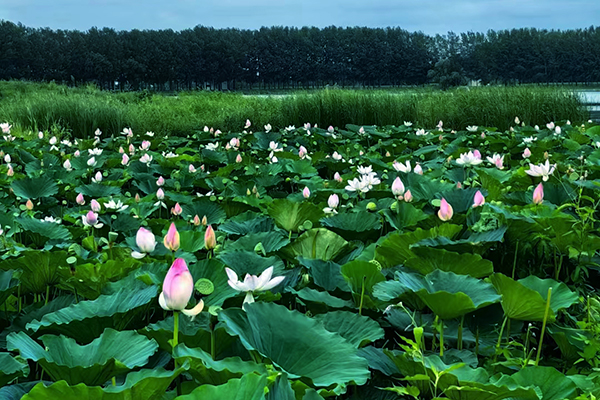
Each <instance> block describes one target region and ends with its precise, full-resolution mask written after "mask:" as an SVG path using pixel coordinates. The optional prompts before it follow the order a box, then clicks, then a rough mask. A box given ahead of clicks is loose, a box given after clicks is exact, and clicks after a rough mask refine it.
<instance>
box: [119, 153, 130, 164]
mask: <svg viewBox="0 0 600 400" xmlns="http://www.w3.org/2000/svg"><path fill="white" fill-rule="evenodd" d="M121 164H122V165H127V164H129V156H128V155H127V154H125V153H123V158H122V159H121Z"/></svg>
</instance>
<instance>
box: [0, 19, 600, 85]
mask: <svg viewBox="0 0 600 400" xmlns="http://www.w3.org/2000/svg"><path fill="white" fill-rule="evenodd" d="M0 79H4V80H8V79H22V80H30V81H56V82H61V83H73V84H80V83H87V82H90V83H95V84H97V85H98V86H100V87H102V88H105V89H123V88H129V89H135V90H139V89H155V90H180V89H196V88H205V87H207V86H208V87H211V88H217V89H221V88H224V87H227V88H229V89H231V88H237V89H240V88H247V87H254V88H257V87H259V88H260V87H266V88H275V87H281V88H302V87H315V86H316V87H323V86H326V85H335V86H357V85H358V86H381V85H394V86H395V85H422V84H426V83H431V82H435V83H439V84H440V85H441V86H442V87H448V86H455V85H462V84H466V83H467V82H468V81H471V80H480V81H481V83H483V84H487V83H500V84H507V83H569V82H598V81H600V30H599V29H598V28H594V27H590V28H587V29H579V30H567V31H554V30H552V31H548V30H538V29H513V30H503V31H498V32H496V31H491V30H490V31H488V32H487V33H473V32H468V33H462V34H455V33H452V32H450V33H448V34H447V35H436V36H428V35H425V34H423V33H422V32H408V31H406V30H403V29H400V28H385V29H380V28H378V29H374V28H362V27H352V28H338V27H327V28H322V29H319V28H308V27H305V28H290V27H271V28H261V29H259V30H240V29H214V28H210V27H204V26H197V27H195V28H193V29H186V30H182V31H173V30H170V29H168V30H143V31H140V30H136V29H134V30H131V31H117V30H114V29H111V28H103V29H98V28H92V29H90V30H88V31H85V32H82V31H77V30H53V29H49V28H31V27H26V26H23V25H21V24H14V23H12V22H9V21H0ZM223 83H226V86H225V85H223Z"/></svg>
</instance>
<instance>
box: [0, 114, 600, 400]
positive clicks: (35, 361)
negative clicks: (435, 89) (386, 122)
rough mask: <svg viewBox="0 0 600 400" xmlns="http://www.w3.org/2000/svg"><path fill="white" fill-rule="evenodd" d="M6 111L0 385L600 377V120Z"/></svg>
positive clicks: (470, 383)
mask: <svg viewBox="0 0 600 400" xmlns="http://www.w3.org/2000/svg"><path fill="white" fill-rule="evenodd" d="M0 129H1V130H2V136H3V139H0V156H1V163H0V187H1V188H2V190H1V191H0V399H2V400H17V399H24V400H43V399H48V400H51V399H61V400H79V399H106V400H119V399H123V400H125V399H128V400H149V399H151V400H163V399H164V400H166V399H181V400H193V399H256V400H258V399H267V400H294V399H297V400H301V399H305V400H313V399H321V398H336V399H396V398H415V399H433V398H450V399H455V400H458V399H468V400H493V399H498V400H501V399H508V398H518V399H531V400H560V399H575V398H577V399H595V398H596V397H597V396H600V372H599V371H600V370H599V369H598V368H599V367H600V301H599V298H598V295H597V290H598V289H597V288H598V287H600V274H599V273H598V272H599V271H600V258H599V256H598V250H600V237H599V235H598V222H597V220H596V217H598V203H599V202H600V192H599V189H600V126H596V125H594V124H593V123H591V122H590V123H587V124H584V125H577V126H576V125H572V124H571V123H570V122H569V121H563V122H560V123H554V122H550V123H548V124H547V125H546V126H542V127H539V126H530V125H529V124H528V121H523V122H521V121H520V120H519V118H515V121H514V123H513V127H511V128H510V129H509V130H506V131H499V130H497V129H496V128H491V127H477V126H469V127H466V128H465V129H464V130H461V131H453V130H449V129H445V128H444V125H443V122H442V121H440V122H439V124H438V126H437V127H417V126H413V124H411V123H410V122H405V123H404V124H401V125H399V126H385V127H384V126H356V125H346V126H345V127H339V128H333V127H329V128H323V127H320V126H319V127H318V126H316V125H313V126H311V124H309V123H307V124H305V125H304V126H301V127H294V126H290V127H288V128H285V129H281V130H280V131H274V130H272V129H271V127H270V126H269V125H266V126H264V127H262V126H261V127H255V126H253V125H252V123H251V121H246V124H245V126H244V127H240V132H235V133H232V132H229V133H225V132H221V131H219V130H218V129H213V128H208V127H205V128H204V129H203V130H200V131H198V132H193V133H190V135H189V136H187V137H159V135H154V134H153V133H152V132H134V131H132V130H131V129H130V128H124V129H123V131H122V132H101V131H100V130H96V132H94V133H93V134H90V135H89V136H90V138H88V139H74V138H72V137H70V136H67V135H65V134H64V132H62V131H61V132H57V131H45V132H39V133H37V132H36V133H32V132H22V131H20V130H19V131H18V130H17V129H16V128H13V127H12V126H11V125H10V123H8V122H7V123H2V124H0ZM61 135H62V136H61Z"/></svg>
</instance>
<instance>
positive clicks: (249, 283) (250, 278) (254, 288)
mask: <svg viewBox="0 0 600 400" xmlns="http://www.w3.org/2000/svg"><path fill="white" fill-rule="evenodd" d="M225 272H226V273H227V277H229V280H228V281H227V283H228V284H229V286H231V287H232V288H233V289H235V290H237V291H240V292H246V298H244V305H245V304H246V303H254V296H253V292H260V291H265V290H271V289H273V288H274V287H275V286H277V285H279V284H280V283H281V282H283V280H284V279H285V276H276V277H275V278H271V277H272V276H273V267H269V268H267V269H265V270H264V271H263V272H262V274H260V276H256V275H250V274H246V277H245V278H244V281H243V282H241V281H240V280H239V278H238V276H237V274H236V273H235V272H234V271H233V270H231V269H229V268H225ZM242 308H244V306H242Z"/></svg>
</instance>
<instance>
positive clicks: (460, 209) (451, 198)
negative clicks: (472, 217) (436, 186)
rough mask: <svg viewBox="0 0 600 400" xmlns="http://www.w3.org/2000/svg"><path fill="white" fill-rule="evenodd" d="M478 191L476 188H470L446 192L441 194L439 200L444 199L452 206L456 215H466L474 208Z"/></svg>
mask: <svg viewBox="0 0 600 400" xmlns="http://www.w3.org/2000/svg"><path fill="white" fill-rule="evenodd" d="M477 190H478V189H476V188H468V189H459V190H457V189H453V190H450V191H446V192H443V193H440V194H439V195H438V198H439V199H441V198H444V199H446V201H447V202H448V203H449V204H450V205H452V209H453V210H454V212H455V213H464V212H466V211H467V210H469V209H471V207H472V206H473V199H474V197H475V193H476V192H477Z"/></svg>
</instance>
